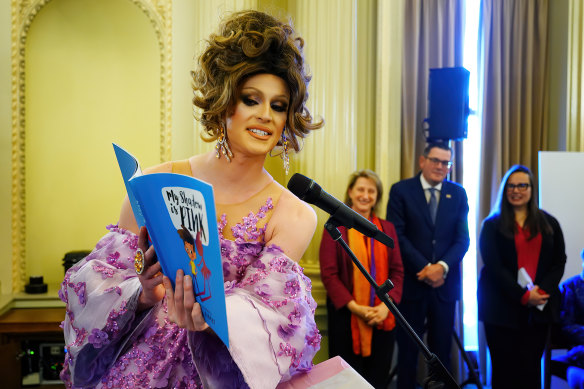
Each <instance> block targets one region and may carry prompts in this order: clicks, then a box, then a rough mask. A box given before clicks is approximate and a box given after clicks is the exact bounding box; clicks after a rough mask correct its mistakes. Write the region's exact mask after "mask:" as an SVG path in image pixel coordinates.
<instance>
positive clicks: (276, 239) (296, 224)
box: [267, 187, 317, 261]
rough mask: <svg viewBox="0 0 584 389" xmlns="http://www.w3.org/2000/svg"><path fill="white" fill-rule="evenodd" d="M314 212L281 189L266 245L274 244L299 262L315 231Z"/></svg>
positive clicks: (284, 189) (288, 192) (287, 191)
mask: <svg viewBox="0 0 584 389" xmlns="http://www.w3.org/2000/svg"><path fill="white" fill-rule="evenodd" d="M316 221H317V219H316V212H315V211H314V209H312V207H311V206H310V205H308V204H306V203H305V202H304V201H302V200H300V199H299V198H298V197H296V196H294V195H293V194H292V193H291V192H290V191H289V190H288V189H286V188H283V187H282V194H281V195H280V199H279V201H278V203H277V204H276V207H275V208H274V214H273V215H272V218H271V219H270V222H269V225H270V238H269V241H268V242H267V243H268V244H276V245H278V246H280V247H281V248H282V250H283V251H284V252H285V253H286V255H288V256H289V257H290V258H292V259H293V260H295V261H298V260H300V258H302V255H303V254H304V251H306V248H307V247H308V245H309V244H310V241H311V240H312V237H313V235H314V231H315V230H316Z"/></svg>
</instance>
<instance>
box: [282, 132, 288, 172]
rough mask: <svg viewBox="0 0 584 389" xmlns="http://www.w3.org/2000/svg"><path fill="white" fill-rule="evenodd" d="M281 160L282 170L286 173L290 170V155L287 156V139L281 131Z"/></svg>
mask: <svg viewBox="0 0 584 389" xmlns="http://www.w3.org/2000/svg"><path fill="white" fill-rule="evenodd" d="M280 157H282V162H283V163H284V172H285V173H286V175H288V172H289V171H290V157H289V156H288V139H287V138H286V134H285V133H284V132H282V154H280Z"/></svg>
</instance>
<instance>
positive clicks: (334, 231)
mask: <svg viewBox="0 0 584 389" xmlns="http://www.w3.org/2000/svg"><path fill="white" fill-rule="evenodd" d="M341 225H342V224H340V223H339V222H338V221H337V219H335V217H334V215H333V216H331V217H330V218H329V219H328V220H327V222H326V223H325V225H324V228H325V229H326V230H327V231H328V233H329V234H330V236H331V238H333V240H334V241H337V242H339V243H340V245H341V247H343V249H344V250H345V251H346V252H347V254H349V257H351V259H352V260H353V263H354V264H355V265H356V266H357V268H359V270H360V271H361V273H363V275H364V276H365V278H366V279H367V281H369V283H370V284H371V286H372V287H373V289H374V290H375V294H376V295H377V297H379V299H380V300H381V301H383V302H384V303H385V305H386V306H387V308H389V310H390V311H391V313H393V315H394V316H395V319H396V320H397V322H398V323H399V325H400V326H401V327H402V328H403V329H404V330H405V332H406V333H407V334H408V335H409V336H410V338H411V339H412V340H413V341H414V343H416V345H417V346H418V348H419V349H420V351H421V352H422V354H423V355H424V358H425V360H426V364H427V366H428V377H427V378H426V381H425V384H424V387H425V388H426V389H442V388H444V389H460V386H458V384H457V383H456V381H455V380H454V378H452V375H451V374H450V373H449V372H448V370H446V368H445V367H444V365H443V364H442V362H440V359H438V357H437V356H436V354H434V353H432V352H430V350H429V349H428V347H426V345H425V344H424V342H422V340H421V339H420V338H419V337H418V335H417V334H416V332H415V331H414V329H413V328H412V327H411V326H410V324H409V323H408V322H407V321H406V319H405V318H404V317H403V315H402V314H401V312H400V311H399V310H398V309H397V307H396V306H395V304H394V303H393V302H392V301H391V300H390V298H389V296H388V294H387V292H389V291H390V290H391V289H393V283H392V282H391V280H389V279H387V280H386V281H385V282H384V283H383V284H382V285H381V286H379V285H377V282H375V280H374V279H373V277H371V274H369V272H367V270H365V268H364V267H363V265H362V264H361V262H359V260H358V259H357V257H356V256H355V254H353V252H352V251H351V249H350V248H349V246H348V245H347V243H346V242H345V241H344V240H343V238H342V236H341V232H340V231H339V229H338V228H337V227H339V226H341Z"/></svg>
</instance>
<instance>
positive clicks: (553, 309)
mask: <svg viewBox="0 0 584 389" xmlns="http://www.w3.org/2000/svg"><path fill="white" fill-rule="evenodd" d="M479 245H480V250H481V255H482V259H483V262H484V267H483V269H482V271H481V275H480V279H479V285H478V305H479V320H481V321H482V322H483V323H484V326H485V333H486V337H487V345H488V346H489V350H490V354H491V362H492V386H493V389H500V388H526V389H528V388H538V389H539V388H540V387H541V365H540V360H541V356H542V353H543V349H544V346H545V341H546V334H547V329H548V326H549V325H550V323H552V322H555V321H558V319H559V309H560V293H559V290H558V284H559V282H560V279H561V278H562V275H563V273H564V265H565V263H566V254H565V249H564V237H563V234H562V230H561V228H560V225H559V223H558V221H557V220H556V219H555V218H554V217H553V216H551V215H550V214H548V213H546V212H545V211H543V210H541V209H539V208H538V201H537V192H536V188H535V186H534V184H533V175H532V173H531V171H530V170H529V169H528V168H527V167H525V166H521V165H515V166H513V167H511V169H509V171H507V173H506V174H505V176H504V177H503V181H502V183H501V186H500V188H499V195H498V197H497V202H496V204H495V206H494V207H493V209H492V210H491V214H490V215H489V217H488V218H487V219H485V221H484V222H483V226H482V230H481V234H480V239H479Z"/></svg>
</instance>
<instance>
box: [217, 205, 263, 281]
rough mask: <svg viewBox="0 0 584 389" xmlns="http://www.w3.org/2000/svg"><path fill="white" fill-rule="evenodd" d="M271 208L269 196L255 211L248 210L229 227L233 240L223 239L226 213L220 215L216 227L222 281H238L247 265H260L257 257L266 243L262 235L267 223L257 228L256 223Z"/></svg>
mask: <svg viewBox="0 0 584 389" xmlns="http://www.w3.org/2000/svg"><path fill="white" fill-rule="evenodd" d="M273 208H274V204H273V203H272V198H271V197H269V198H268V199H267V200H266V202H265V204H264V205H262V206H261V207H260V209H259V210H258V211H257V212H256V213H253V212H250V213H249V214H248V215H247V216H245V217H243V219H242V220H241V221H240V222H239V223H236V224H235V225H234V226H233V227H231V232H232V234H233V237H234V238H235V240H230V239H225V237H224V235H223V230H224V228H225V226H226V225H227V215H226V214H222V215H221V218H220V220H219V223H218V225H217V227H218V229H219V240H220V241H221V259H222V262H223V278H224V281H235V282H238V281H240V280H241V278H242V277H243V274H244V273H245V270H246V269H247V267H248V266H250V265H251V266H262V263H261V261H259V260H258V257H259V254H260V252H261V251H262V250H263V249H264V247H265V244H266V242H265V239H264V237H265V232H266V229H267V227H268V225H267V223H266V224H264V226H263V227H259V228H258V224H259V223H260V221H262V220H263V219H264V218H266V215H267V214H268V212H270V211H271V210H272V209H273Z"/></svg>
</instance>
